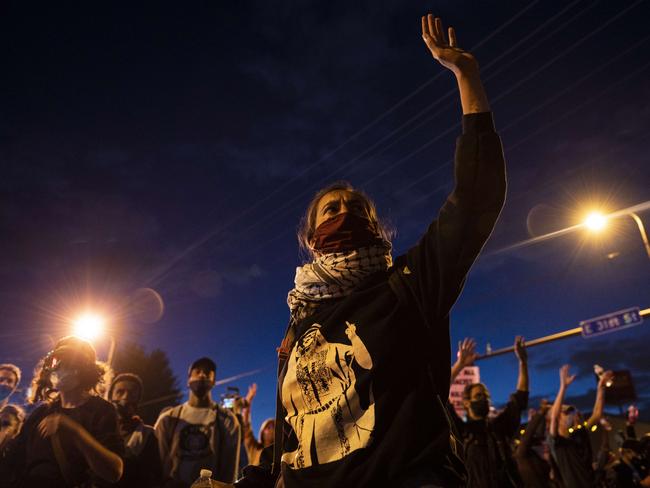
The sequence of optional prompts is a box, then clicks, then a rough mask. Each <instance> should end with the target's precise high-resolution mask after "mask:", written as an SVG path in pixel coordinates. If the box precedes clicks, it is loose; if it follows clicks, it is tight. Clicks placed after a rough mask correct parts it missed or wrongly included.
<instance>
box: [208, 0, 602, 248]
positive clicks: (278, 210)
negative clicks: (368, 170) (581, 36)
mask: <svg viewBox="0 0 650 488" xmlns="http://www.w3.org/2000/svg"><path fill="white" fill-rule="evenodd" d="M579 2H580V0H574V1H573V2H571V3H570V4H568V5H567V6H565V8H564V9H562V10H560V11H559V12H557V13H556V14H555V15H553V16H552V17H550V18H548V19H547V20H546V21H544V22H543V23H542V24H540V25H539V26H538V27H537V28H535V29H533V30H532V31H531V32H529V33H528V34H527V35H526V36H524V37H523V38H522V39H520V40H519V41H517V42H516V43H514V44H513V45H511V46H510V48H508V49H507V50H505V51H504V52H502V53H501V54H500V55H499V56H497V57H496V58H494V59H492V60H491V61H490V62H489V63H487V64H486V65H485V67H484V70H489V69H490V68H491V67H492V66H494V65H496V63H497V62H498V61H499V60H501V59H502V58H504V57H506V56H508V55H509V54H510V53H511V52H513V51H514V50H516V49H517V48H519V46H520V45H521V44H523V43H524V42H526V41H527V40H528V39H530V38H531V37H533V36H535V35H536V34H537V33H538V32H540V31H542V30H543V29H544V28H545V27H546V26H547V25H549V24H552V23H553V22H554V21H555V20H556V19H557V18H559V17H561V16H562V15H564V14H565V13H566V12H567V11H568V10H569V9H570V8H572V7H573V6H575V5H576V4H577V3H579ZM593 5H595V3H592V4H591V5H590V6H589V7H588V8H586V9H582V10H581V11H579V12H578V13H577V14H576V15H574V16H573V17H570V18H569V19H568V20H566V21H565V22H563V23H562V24H560V25H558V26H556V27H555V29H553V30H551V31H545V35H544V36H542V37H538V38H537V42H536V43H534V44H533V45H532V46H531V47H529V48H528V49H526V50H524V51H522V52H520V53H519V55H518V56H515V57H514V58H512V57H511V58H510V59H509V60H508V62H507V63H505V66H509V65H510V64H512V63H514V62H516V61H517V60H518V59H520V58H522V57H524V56H525V55H526V53H527V52H529V51H530V50H531V49H533V48H534V47H536V46H537V45H538V44H539V43H540V42H542V41H543V40H545V39H547V38H548V37H550V36H552V35H554V34H555V33H556V32H558V31H560V30H561V29H563V28H564V27H565V26H566V25H568V24H569V23H571V22H573V21H575V20H576V19H577V18H579V17H580V16H581V15H583V14H584V13H585V12H586V11H587V10H588V9H589V8H591V7H593ZM516 17H517V16H515V17H513V18H512V19H514V18H516ZM512 19H511V20H512ZM502 27H503V26H502ZM500 29H501V28H499V29H497V31H499V30H500ZM488 37H489V36H488ZM486 39H487V38H486ZM486 39H484V40H483V41H481V43H483V42H485V40H486ZM481 43H479V45H480V44H481ZM438 76H439V75H438ZM493 77H494V75H491V76H489V77H487V78H486V81H487V80H489V79H491V78H493ZM456 92H457V89H453V90H450V91H448V92H447V93H445V94H444V95H443V96H442V97H440V98H439V99H438V100H437V101H435V102H434V103H432V104H430V105H428V106H427V107H425V108H424V109H423V110H421V111H419V112H418V113H417V114H415V115H414V116H412V117H411V118H409V119H408V120H407V121H406V122H405V123H403V124H401V125H400V126H399V127H397V128H396V129H394V130H392V131H391V132H390V133H389V134H387V135H386V136H384V137H382V138H381V139H380V140H379V141H377V142H375V143H374V144H372V145H371V146H369V147H368V148H366V149H365V150H364V151H362V152H361V153H360V154H358V155H357V156H355V157H354V158H352V159H351V160H349V161H347V162H346V163H345V164H343V165H342V166H340V167H338V168H337V169H336V170H334V171H333V172H332V173H330V174H329V175H328V176H327V180H330V181H331V179H332V178H333V177H335V175H337V174H338V173H340V172H342V171H343V170H345V169H346V168H348V167H350V166H352V164H353V163H355V162H357V161H358V160H359V159H361V158H362V157H363V156H365V155H367V154H368V153H369V152H371V151H372V150H373V149H374V148H376V147H378V146H379V145H381V143H383V142H385V141H386V140H388V139H390V138H391V137H392V136H393V135H395V134H397V133H399V132H400V131H401V130H402V129H403V128H405V127H407V126H408V125H410V124H411V123H412V122H413V121H415V120H417V119H418V118H419V117H421V116H422V115H423V114H425V113H427V112H428V111H430V110H432V109H433V108H435V107H436V106H437V105H439V104H440V103H441V102H442V101H444V100H445V99H447V98H449V97H450V96H451V95H455V94H456ZM455 103H456V101H453V102H452V103H450V104H447V105H446V106H445V108H446V107H449V106H452V105H453V104H455ZM438 115H439V113H436V114H435V115H434V116H433V117H429V118H427V119H425V120H424V121H422V122H420V123H419V124H417V125H416V126H414V127H412V128H411V129H410V130H408V131H407V132H406V133H404V134H403V135H401V136H400V137H398V138H397V139H395V140H393V141H392V142H391V143H390V144H388V145H387V146H384V147H383V148H382V149H381V150H380V151H379V152H378V153H376V154H375V156H377V155H378V154H381V153H383V152H384V151H386V150H387V149H389V148H390V147H392V146H394V145H395V144H396V143H397V142H399V141H400V140H402V139H404V138H405V137H406V136H408V135H410V134H411V133H412V132H414V130H416V129H418V128H420V127H422V126H423V125H424V124H425V123H428V122H430V121H431V120H433V119H434V118H435V117H437V116H438ZM459 126H460V124H456V125H454V126H452V127H450V128H449V129H447V130H445V131H443V132H441V133H439V134H438V135H437V137H436V138H435V139H433V140H430V141H428V142H427V143H425V144H424V145H423V146H420V147H419V148H418V149H416V150H415V151H413V152H412V153H410V154H408V155H407V156H405V157H403V158H401V159H399V160H398V161H397V162H395V163H393V164H392V165H391V166H389V167H388V168H385V169H384V170H382V171H381V172H380V173H378V174H375V175H374V176H373V177H372V178H371V181H372V180H374V179H376V178H378V177H380V176H382V175H384V174H385V173H387V172H388V171H389V170H390V169H392V167H396V166H399V165H400V164H402V163H403V162H405V161H407V160H408V159H410V158H411V157H413V156H415V155H416V154H418V153H419V152H421V151H423V150H425V149H426V148H428V147H430V146H432V145H433V144H434V143H435V142H437V141H438V140H440V139H442V138H443V137H444V136H445V135H447V134H449V133H450V132H453V131H454V130H456V129H457V128H458V127H459ZM323 181H325V179H321V180H319V181H318V182H317V183H315V184H312V185H311V186H310V188H311V187H313V186H315V185H321V184H322V182H323ZM367 183H369V181H366V182H364V184H367ZM312 192H313V190H312V189H309V188H308V189H307V190H305V191H303V192H301V193H299V194H298V195H296V196H294V197H293V198H291V199H289V200H288V201H285V202H284V203H283V204H282V205H281V206H279V207H276V208H274V209H273V210H272V211H271V212H269V213H267V214H265V215H264V222H269V221H270V220H271V219H274V218H275V217H277V216H279V215H283V214H284V212H285V211H286V210H287V209H291V208H293V206H294V203H296V202H298V201H300V200H302V198H303V197H304V196H305V195H308V194H310V193H312ZM259 222H260V221H259V220H257V221H254V222H252V223H250V224H249V225H248V226H247V227H245V228H244V229H243V230H241V231H239V232H238V234H239V235H245V234H246V233H247V232H248V231H250V230H251V229H254V228H256V227H257V226H258V225H259ZM224 242H225V241H223V242H222V243H221V245H222V244H223V243H224Z"/></svg>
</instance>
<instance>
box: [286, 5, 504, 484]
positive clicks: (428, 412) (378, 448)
mask: <svg viewBox="0 0 650 488" xmlns="http://www.w3.org/2000/svg"><path fill="white" fill-rule="evenodd" d="M422 36H423V39H424V42H425V43H426V46H427V47H428V48H429V50H430V52H431V54H432V55H433V57H434V58H435V59H436V60H437V61H438V62H439V63H440V64H442V65H443V66H444V67H446V68H448V69H449V70H451V71H452V72H453V73H454V75H455V76H456V79H457V81H458V86H459V90H460V99H461V105H462V108H463V114H464V115H463V134H462V135H461V136H460V138H459V139H458V143H457V149H456V186H455V189H454V190H453V192H452V194H451V195H450V196H449V198H448V199H447V201H446V203H445V204H444V205H443V207H442V209H441V210H440V213H439V215H438V218H437V220H435V221H434V222H433V223H432V224H431V225H430V226H429V228H428V230H427V231H426V232H425V234H424V235H423V237H422V238H421V239H420V240H419V242H418V243H417V244H416V245H415V246H414V247H412V248H411V249H409V250H408V251H407V252H406V253H405V254H404V255H402V256H400V257H398V258H396V259H395V261H394V262H393V259H392V257H391V243H390V242H389V240H388V239H389V234H388V233H387V232H386V230H385V228H384V227H383V226H382V224H381V223H380V221H379V219H378V217H377V212H376V209H375V206H374V204H373V203H372V202H371V201H370V199H369V198H368V197H367V196H366V195H365V194H363V193H362V192H360V191H358V190H356V189H354V188H353V187H351V186H350V185H348V184H337V185H332V186H329V187H327V188H324V189H323V190H321V191H319V192H318V193H317V194H316V195H315V197H314V198H313V200H312V201H311V203H310V204H309V206H308V208H307V212H306V214H305V218H304V219H303V224H302V227H301V230H300V234H299V237H300V242H301V243H302V244H303V246H304V247H305V248H306V250H307V251H308V252H309V254H310V258H311V260H310V262H308V263H306V264H304V265H303V266H301V267H299V268H298V269H297V272H296V277H295V288H294V289H292V290H291V291H290V292H289V296H288V305H289V309H290V323H289V327H288V330H287V333H286V336H285V338H284V340H283V342H282V345H281V348H280V351H279V354H280V361H281V363H280V371H281V374H280V377H279V402H280V405H279V406H280V409H279V410H280V412H279V415H278V417H277V418H276V434H275V441H276V444H275V445H276V446H277V447H278V449H277V452H276V456H275V462H274V466H275V468H276V469H277V468H278V467H279V466H280V461H281V468H282V482H283V484H284V486H286V487H288V488H293V487H295V486H337V487H344V486H355V487H366V486H418V487H419V486H425V485H431V484H436V485H443V486H453V485H454V483H459V480H458V478H457V476H455V475H454V473H452V472H451V471H449V467H450V466H449V465H448V456H446V455H445V454H447V453H449V452H450V447H449V424H448V421H447V417H446V414H445V406H444V400H445V399H446V398H447V395H448V393H449V370H450V367H451V363H450V360H449V358H450V354H451V351H450V347H449V340H450V338H449V312H450V309H451V307H452V305H453V304H454V302H455V301H456V299H457V298H458V295H459V293H460V291H461V289H462V286H463V283H464V280H465V277H466V275H467V272H468V271H469V269H470V267H471V265H472V263H473V262H474V260H475V259H476V256H477V255H478V253H479V252H480V250H481V248H482V246H483V244H484V243H485V241H486V240H487V238H488V237H489V235H490V233H491V231H492V228H493V226H494V223H495V221H496V219H497V217H498V215H499V212H500V210H501V207H502V205H503V201H504V195H505V172H504V160H503V153H502V149H501V144H500V141H499V138H498V136H497V134H496V133H495V129H494V125H493V122H492V115H491V113H490V112H489V110H490V108H489V105H488V101H487V97H486V95H485V92H484V90H483V86H482V84H481V79H480V76H479V69H478V63H477V61H476V59H475V58H474V56H472V55H471V54H469V53H468V52H466V51H463V50H462V49H460V48H459V47H458V45H457V42H456V35H455V32H454V30H453V28H449V38H448V39H447V37H446V35H445V33H443V28H442V23H441V21H440V19H437V18H436V19H434V17H433V16H432V15H429V16H428V17H423V18H422ZM285 419H286V423H285V422H284V421H285ZM285 432H286V433H287V435H286V436H283V433H285Z"/></svg>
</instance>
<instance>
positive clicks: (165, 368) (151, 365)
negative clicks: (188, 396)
mask: <svg viewBox="0 0 650 488" xmlns="http://www.w3.org/2000/svg"><path fill="white" fill-rule="evenodd" d="M113 369H114V370H115V374H116V375H117V374H120V373H135V374H137V375H138V376H140V378H142V382H143V383H144V395H143V397H142V402H141V403H142V405H141V407H140V410H139V412H138V414H139V415H140V416H141V417H142V419H143V420H144V421H145V422H146V423H148V424H153V423H154V422H155V421H156V419H157V418H158V414H159V413H160V411H161V410H162V409H163V408H165V407H169V406H172V405H176V404H178V403H179V402H180V400H181V398H182V393H181V390H180V389H179V386H178V385H179V383H178V379H177V378H176V376H174V373H173V372H172V369H171V367H170V366H169V358H168V357H167V354H166V353H165V352H164V351H162V350H160V349H154V350H153V351H151V353H149V354H147V353H146V352H145V350H144V349H143V348H142V346H140V345H139V344H135V343H132V342H130V343H125V344H120V347H119V348H118V349H117V351H116V353H115V359H114V361H113Z"/></svg>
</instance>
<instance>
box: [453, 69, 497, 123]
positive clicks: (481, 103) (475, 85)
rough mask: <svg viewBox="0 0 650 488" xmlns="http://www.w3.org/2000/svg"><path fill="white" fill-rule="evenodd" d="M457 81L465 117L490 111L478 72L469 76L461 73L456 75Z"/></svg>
mask: <svg viewBox="0 0 650 488" xmlns="http://www.w3.org/2000/svg"><path fill="white" fill-rule="evenodd" d="M456 81H457V82H458V91H459V92H460V103H461V105H462V107H463V114H464V115H467V114H476V113H481V112H489V111H490V104H489V102H488V99H487V95H486V93H485V88H483V82H482V81H481V77H480V76H479V73H478V71H476V72H472V73H468V74H462V73H459V74H457V75H456Z"/></svg>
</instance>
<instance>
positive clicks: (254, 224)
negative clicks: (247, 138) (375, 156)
mask: <svg viewBox="0 0 650 488" xmlns="http://www.w3.org/2000/svg"><path fill="white" fill-rule="evenodd" d="M641 2H642V0H639V1H637V2H635V4H633V5H631V6H630V7H628V8H627V9H625V10H623V11H621V12H619V14H618V15H616V16H613V17H610V18H609V20H608V21H606V22H605V23H604V24H602V25H601V26H600V27H598V28H596V29H593V30H592V31H590V32H589V33H588V34H586V35H585V36H583V37H582V38H580V39H579V40H578V41H576V42H574V43H573V44H572V45H571V46H570V47H569V48H568V49H566V50H564V51H562V52H561V53H560V54H558V55H557V56H555V57H553V58H552V59H551V60H550V61H547V62H546V63H544V64H543V65H541V66H540V67H538V68H537V69H536V70H534V71H533V72H531V73H529V74H528V75H527V76H526V77H524V78H523V79H522V80H519V81H518V82H517V83H515V85H514V86H511V87H509V88H508V89H506V90H505V92H502V93H500V94H499V95H498V96H497V97H496V98H495V99H494V100H495V101H494V102H493V104H496V103H498V101H500V100H502V99H503V98H504V97H505V94H508V93H510V92H512V91H513V90H514V89H515V88H516V87H519V86H521V85H522V84H523V83H524V82H525V81H529V80H530V79H532V78H534V77H535V76H536V75H537V74H539V73H541V72H542V71H544V70H545V69H547V68H548V67H549V66H550V65H552V64H553V63H554V62H556V61H558V60H559V59H561V58H562V57H564V56H566V55H568V54H570V53H571V52H572V51H573V50H574V49H577V48H578V47H580V46H581V45H582V44H583V43H584V42H586V41H587V40H588V39H590V38H591V37H593V35H595V34H596V33H598V32H600V31H602V30H603V29H605V28H606V27H608V26H609V25H610V24H611V23H612V22H615V21H616V20H618V18H619V17H621V16H622V15H624V14H626V13H627V11H628V10H630V9H631V8H633V7H634V6H636V5H638V4H639V3H641ZM574 3H576V2H574ZM554 19H555V17H553V18H551V19H549V20H550V21H553V20H554ZM569 22H570V21H569ZM546 24H547V22H545V23H544V24H542V25H546ZM566 25H568V22H565V23H563V24H562V25H561V27H563V26H566ZM557 30H558V29H557V28H556V29H555V30H553V31H551V32H550V33H547V34H548V35H549V36H550V35H552V34H554V33H556V32H557ZM528 37H529V36H527V37H526V38H528ZM647 40H648V37H645V38H643V39H642V40H641V41H639V42H637V43H635V44H634V45H633V46H632V47H630V48H628V49H627V50H625V51H624V52H622V53H619V54H618V55H617V56H615V57H614V58H610V59H609V60H608V62H607V63H605V64H602V65H599V66H598V67H597V68H596V69H594V70H592V71H591V72H589V73H588V74H587V75H585V76H583V77H581V78H580V79H579V80H577V81H576V82H574V83H573V84H571V85H570V86H569V87H567V88H565V89H564V90H562V91H560V92H558V93H557V94H555V95H554V96H553V97H551V98H548V99H546V100H545V101H544V102H542V103H541V104H538V105H537V106H536V107H535V108H533V109H530V110H529V111H527V112H526V113H524V114H523V115H521V116H520V117H518V118H517V119H515V121H513V122H511V123H510V124H508V125H507V126H505V127H504V128H502V129H501V130H500V132H505V131H507V130H508V129H510V128H511V127H514V126H515V125H517V124H518V123H519V122H520V121H521V120H523V119H524V118H526V117H528V116H529V115H531V114H532V113H534V112H536V111H538V110H540V109H541V108H543V107H545V106H547V105H549V104H550V103H551V102H553V101H555V100H557V99H558V98H560V97H561V96H562V95H564V94H565V93H567V92H568V91H570V90H571V89H573V88H575V87H576V86H577V85H579V84H580V83H582V82H584V81H585V80H586V79H588V78H590V77H592V76H594V74H596V73H597V72H598V71H601V70H602V69H604V68H606V67H608V66H609V65H611V64H612V63H613V62H614V61H616V60H618V59H619V58H620V57H622V56H624V55H625V54H627V53H629V52H630V51H631V50H633V49H636V48H637V47H638V46H639V45H640V44H642V43H644V42H646V41H647ZM516 46H517V43H516V44H515V46H514V47H516ZM525 54H526V52H524V53H520V56H518V57H517V58H516V59H519V57H522V56H524V55H525ZM516 59H515V60H516ZM619 81H621V80H619ZM581 106H582V105H581ZM459 127H460V123H456V124H455V125H453V126H451V127H449V128H448V129H446V130H445V131H442V132H440V133H438V134H437V135H436V137H434V138H433V139H431V140H429V141H427V142H426V143H424V144H422V145H420V146H419V147H418V148H416V149H415V150H413V151H411V152H410V153H408V154H407V155H405V156H403V157H401V158H399V159H398V160H396V161H394V162H393V163H391V164H390V165H388V166H386V167H385V168H383V169H382V170H381V171H379V172H376V173H374V174H373V175H372V176H371V177H370V178H368V179H366V180H363V181H362V182H361V183H360V184H359V186H360V187H364V188H366V187H367V186H368V185H369V184H370V183H372V182H374V181H375V180H377V179H378V178H380V177H381V176H384V175H385V174H387V173H388V172H390V171H392V170H393V169H395V168H396V167H398V166H400V165H402V164H403V163H405V162H406V161H408V160H409V159H411V158H413V157H414V156H415V155H417V154H419V153H421V152H422V151H424V150H426V149H427V148H429V147H431V146H432V145H433V144H435V143H436V142H437V141H438V140H440V139H442V138H443V137H445V136H446V135H448V134H449V133H452V132H454V131H457V130H458V128H459ZM452 162H453V159H449V160H447V161H446V162H445V163H442V164H441V165H439V166H437V167H435V168H434V169H432V170H431V171H429V172H428V173H426V174H424V175H422V176H421V177H420V178H418V179H417V180H415V181H413V182H411V183H409V184H408V185H406V186H405V187H403V188H401V189H399V190H397V192H396V193H403V192H404V191H406V190H409V189H411V188H412V187H414V186H415V185H417V184H419V183H421V182H422V181H423V180H425V179H428V178H430V177H432V176H433V175H435V174H436V173H438V172H439V171H441V170H442V169H444V168H445V167H447V166H448V165H450V164H451V163H452ZM449 185H450V183H444V184H443V185H441V186H438V187H436V188H435V189H434V190H433V191H431V192H429V193H428V194H427V195H424V196H422V197H420V198H419V199H418V200H416V201H415V202H412V203H418V202H419V201H421V200H423V199H426V198H428V196H430V195H432V194H435V193H437V192H438V191H440V190H441V189H443V188H445V187H447V186H449ZM301 197H302V195H301ZM295 201H297V198H296V197H294V198H292V199H290V200H289V201H288V202H287V203H285V204H284V205H282V206H280V207H276V208H274V209H273V210H272V211H271V212H269V213H267V214H266V215H265V216H264V221H265V223H268V222H269V221H271V219H273V218H274V217H276V216H277V215H281V214H282V212H283V211H284V210H286V209H287V208H291V204H293V203H294V202H295ZM259 224H260V222H257V221H255V222H252V223H251V224H249V225H248V226H247V227H245V228H244V229H243V230H242V231H241V232H240V234H241V235H244V234H245V233H247V232H248V231H250V230H251V229H253V228H255V227H257V226H258V225H259ZM276 238H277V236H276V237H275V238H274V240H275V239H276ZM265 244H266V241H265V243H263V244H262V245H265ZM221 245H223V243H221V244H220V246H221ZM258 247H259V245H258V246H256V248H258Z"/></svg>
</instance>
